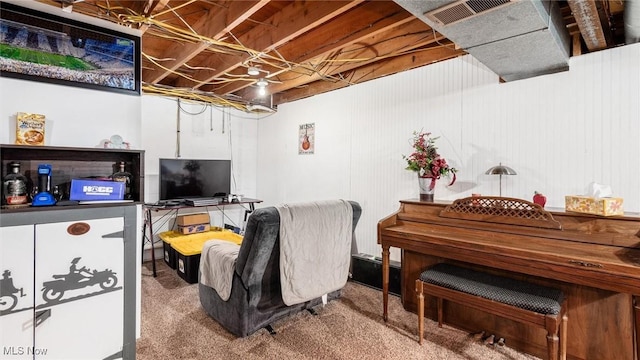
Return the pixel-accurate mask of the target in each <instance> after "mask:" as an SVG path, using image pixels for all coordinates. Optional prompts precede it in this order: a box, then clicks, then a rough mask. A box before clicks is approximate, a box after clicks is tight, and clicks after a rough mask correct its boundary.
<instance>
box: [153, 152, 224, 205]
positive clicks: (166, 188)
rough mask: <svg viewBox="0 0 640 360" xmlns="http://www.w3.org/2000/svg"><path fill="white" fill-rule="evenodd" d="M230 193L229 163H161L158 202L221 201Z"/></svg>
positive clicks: (168, 161) (173, 160)
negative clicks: (197, 199) (202, 199)
mask: <svg viewBox="0 0 640 360" xmlns="http://www.w3.org/2000/svg"><path fill="white" fill-rule="evenodd" d="M230 192H231V161H230V160H208V159H160V197H159V200H160V201H161V202H184V201H185V199H194V198H224V197H226V196H227V194H229V193H230Z"/></svg>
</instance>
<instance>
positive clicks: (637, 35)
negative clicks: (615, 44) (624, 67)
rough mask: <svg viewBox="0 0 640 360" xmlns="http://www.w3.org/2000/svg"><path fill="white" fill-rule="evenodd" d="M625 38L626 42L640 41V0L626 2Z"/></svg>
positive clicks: (627, 0)
mask: <svg viewBox="0 0 640 360" xmlns="http://www.w3.org/2000/svg"><path fill="white" fill-rule="evenodd" d="M624 40H625V43H626V44H633V43H637V42H640V0H625V2H624Z"/></svg>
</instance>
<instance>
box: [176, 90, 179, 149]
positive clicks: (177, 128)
mask: <svg viewBox="0 0 640 360" xmlns="http://www.w3.org/2000/svg"><path fill="white" fill-rule="evenodd" d="M176 112H177V114H176V157H177V158H179V157H180V98H178V108H177V109H176Z"/></svg>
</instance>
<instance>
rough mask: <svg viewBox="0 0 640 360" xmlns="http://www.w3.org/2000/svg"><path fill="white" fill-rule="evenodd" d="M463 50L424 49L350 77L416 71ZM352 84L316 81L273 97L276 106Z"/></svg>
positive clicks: (369, 77)
mask: <svg viewBox="0 0 640 360" xmlns="http://www.w3.org/2000/svg"><path fill="white" fill-rule="evenodd" d="M464 54H465V52H464V51H463V50H456V49H454V48H453V46H452V44H451V46H438V47H437V48H429V49H424V51H421V52H416V53H413V54H407V55H402V56H398V57H396V58H394V59H392V60H389V61H383V62H375V63H372V64H369V65H365V66H363V67H360V68H357V69H354V70H353V71H352V74H349V76H350V77H352V78H354V79H358V81H357V83H362V82H365V81H369V80H373V79H376V78H379V77H382V76H386V75H391V74H395V73H398V72H401V71H405V70H409V69H414V68H417V67H420V66H424V65H429V64H432V63H435V62H438V61H443V60H447V59H451V58H455V57H458V56H461V55H464ZM349 85H350V84H349V83H347V82H344V81H337V82H329V81H316V82H314V83H312V84H309V85H307V86H305V87H301V88H295V89H291V90H288V91H286V92H282V93H278V94H274V95H273V103H274V105H280V104H284V103H287V102H291V101H295V100H299V99H303V98H306V97H309V96H313V95H316V94H321V93H325V92H328V91H332V90H337V89H341V88H344V87H347V86H349Z"/></svg>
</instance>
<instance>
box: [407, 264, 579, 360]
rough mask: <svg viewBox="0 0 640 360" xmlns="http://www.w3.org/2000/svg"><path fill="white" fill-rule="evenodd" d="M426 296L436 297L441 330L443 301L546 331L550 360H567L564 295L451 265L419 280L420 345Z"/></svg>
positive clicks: (434, 269) (441, 266) (428, 272)
mask: <svg viewBox="0 0 640 360" xmlns="http://www.w3.org/2000/svg"><path fill="white" fill-rule="evenodd" d="M424 294H428V295H431V296H434V297H435V298H436V299H437V306H438V309H437V310H438V326H440V327H442V317H443V311H442V305H443V299H444V300H448V301H451V302H455V303H458V304H461V305H464V306H468V307H470V308H473V309H477V310H480V311H484V312H486V313H490V314H493V315H496V316H500V317H503V318H506V319H510V320H513V321H517V322H521V323H526V324H530V325H534V326H539V327H542V328H544V329H546V330H547V351H548V358H549V359H550V360H557V359H558V353H560V359H562V360H565V359H566V355H567V351H566V346H567V345H566V344H567V315H566V314H567V309H566V299H565V297H564V294H563V293H562V291H560V290H558V289H554V288H550V287H546V286H541V285H537V284H532V283H528V282H524V281H519V280H515V279H511V278H507V277H502V276H497V275H493V274H488V273H484V272H480V271H475V270H471V269H467V268H462V267H458V266H455V265H452V264H448V263H440V264H437V265H434V266H433V267H431V268H429V269H427V270H425V271H424V272H422V274H420V278H419V279H417V280H416V295H417V297H418V339H419V340H418V341H419V343H420V344H421V345H422V338H423V332H424Z"/></svg>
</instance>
